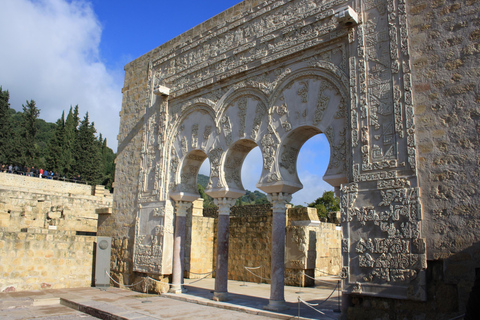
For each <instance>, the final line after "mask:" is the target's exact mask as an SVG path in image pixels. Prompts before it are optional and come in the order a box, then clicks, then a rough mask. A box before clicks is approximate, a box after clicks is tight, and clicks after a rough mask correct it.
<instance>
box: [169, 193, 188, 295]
mask: <svg viewBox="0 0 480 320" xmlns="http://www.w3.org/2000/svg"><path fill="white" fill-rule="evenodd" d="M190 205H191V203H190V202H183V201H180V202H177V204H176V217H175V239H174V242H173V266H172V267H173V268H172V269H173V270H172V285H171V287H170V290H169V292H170V293H182V285H183V273H184V269H185V224H186V214H187V209H188V208H189V206H190Z"/></svg>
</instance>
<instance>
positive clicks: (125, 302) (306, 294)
mask: <svg viewBox="0 0 480 320" xmlns="http://www.w3.org/2000/svg"><path fill="white" fill-rule="evenodd" d="M194 281H195V280H190V279H186V280H185V288H186V289H188V292H186V293H183V294H178V295H175V294H162V295H153V294H145V293H139V292H134V291H130V290H126V289H121V288H113V287H111V288H108V289H106V290H100V289H97V288H73V289H53V290H43V291H26V292H11V293H0V319H4V320H20V319H42V320H44V319H54V320H66V319H98V318H100V319H122V320H123V319H133V320H147V319H178V320H181V319H185V320H186V319H234V320H235V319H251V320H257V319H258V320H261V319H271V318H277V319H293V318H295V317H296V316H297V315H298V312H299V310H298V307H299V303H298V299H299V297H300V299H302V300H303V301H306V302H308V303H311V304H321V305H318V306H315V308H317V309H318V310H319V311H321V312H322V313H324V315H322V314H321V313H319V312H318V311H316V310H313V309H312V308H310V307H308V306H306V305H305V304H303V303H301V304H300V316H301V318H305V319H332V318H333V319H338V318H339V316H340V314H339V313H338V312H334V311H333V310H335V309H338V308H339V304H338V299H339V297H338V292H337V291H334V290H333V289H334V287H335V284H336V279H328V280H327V283H321V284H320V285H318V286H317V287H315V288H298V287H286V288H285V300H286V302H287V304H288V306H289V309H288V310H285V311H282V312H281V313H280V312H270V311H267V310H264V309H263V307H264V306H265V305H267V304H268V297H269V294H270V293H269V292H270V285H268V284H256V283H250V282H247V283H244V282H238V281H231V280H230V281H229V282H228V289H229V292H230V298H231V299H230V301H228V302H216V301H213V300H211V297H212V296H213V293H212V292H213V288H214V279H204V280H201V281H198V282H195V283H193V284H191V285H189V283H192V282H194ZM332 293H333V294H332ZM330 295H331V297H330V299H328V300H327V301H325V299H327V298H328V296H330Z"/></svg>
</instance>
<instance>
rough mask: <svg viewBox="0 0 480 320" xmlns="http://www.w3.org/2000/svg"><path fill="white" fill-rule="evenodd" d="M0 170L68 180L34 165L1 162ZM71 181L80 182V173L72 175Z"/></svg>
mask: <svg viewBox="0 0 480 320" xmlns="http://www.w3.org/2000/svg"><path fill="white" fill-rule="evenodd" d="M0 171H1V172H5V173H15V174H20V175H23V176H29V177H37V178H45V179H55V180H63V181H65V180H68V179H66V178H65V177H60V176H59V175H58V173H56V172H53V171H48V170H43V169H42V168H40V169H38V168H35V167H28V166H18V165H13V164H10V165H6V164H2V165H1V166H0ZM72 181H73V182H80V181H81V178H80V175H78V176H77V177H74V178H73V179H72Z"/></svg>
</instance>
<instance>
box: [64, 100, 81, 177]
mask: <svg viewBox="0 0 480 320" xmlns="http://www.w3.org/2000/svg"><path fill="white" fill-rule="evenodd" d="M78 125H79V118H78V105H77V106H75V109H74V110H73V108H72V107H70V111H69V112H68V115H67V119H66V120H65V137H64V140H63V146H62V148H63V150H62V153H63V156H62V158H63V172H62V174H63V175H64V176H65V177H67V178H73V177H75V176H77V175H78V174H79V173H78V170H76V166H75V157H76V155H75V153H76V152H75V151H76V150H75V147H76V141H77V135H78Z"/></svg>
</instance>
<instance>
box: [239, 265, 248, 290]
mask: <svg viewBox="0 0 480 320" xmlns="http://www.w3.org/2000/svg"><path fill="white" fill-rule="evenodd" d="M246 270H247V269H245V266H243V284H241V285H240V287H246V286H247V285H246V284H245V279H247V273H246Z"/></svg>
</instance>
